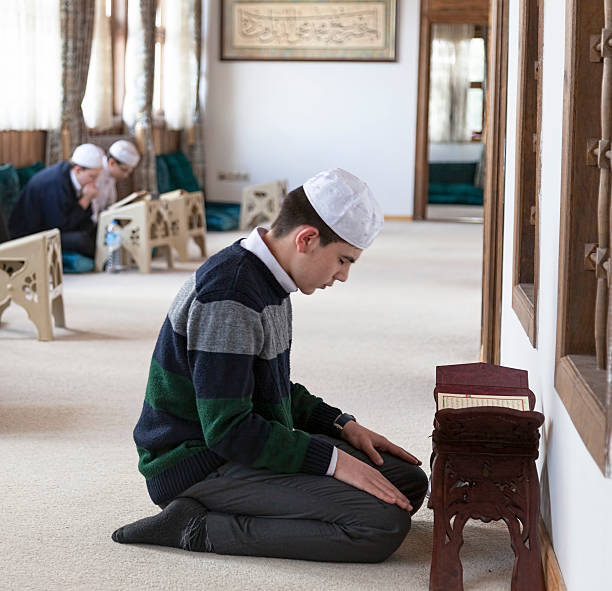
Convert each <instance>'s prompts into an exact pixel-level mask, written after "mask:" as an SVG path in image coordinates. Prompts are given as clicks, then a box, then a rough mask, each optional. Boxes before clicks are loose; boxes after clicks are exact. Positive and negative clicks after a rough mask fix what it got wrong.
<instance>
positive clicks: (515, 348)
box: [501, 0, 612, 591]
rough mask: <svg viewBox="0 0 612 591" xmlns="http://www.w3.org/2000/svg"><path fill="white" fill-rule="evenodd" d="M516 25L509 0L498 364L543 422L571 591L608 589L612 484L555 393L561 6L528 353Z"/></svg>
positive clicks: (515, 9)
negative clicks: (519, 287)
mask: <svg viewBox="0 0 612 591" xmlns="http://www.w3.org/2000/svg"><path fill="white" fill-rule="evenodd" d="M518 23H519V1H518V0H511V3H510V31H509V33H510V36H509V43H510V47H509V65H508V121H507V134H508V135H507V143H506V155H507V162H506V199H505V211H504V220H505V222H504V224H505V227H504V264H503V298H502V349H501V362H502V364H503V365H509V366H512V367H520V368H524V369H527V370H528V371H529V382H530V386H531V389H532V390H533V391H534V393H535V395H536V397H537V400H538V406H539V408H540V409H541V410H542V411H543V412H544V415H545V416H546V422H545V428H544V430H543V439H542V444H541V447H540V455H541V458H540V462H539V464H540V467H541V469H542V476H541V480H542V482H543V483H545V484H544V486H543V491H542V505H543V506H542V512H543V514H544V515H545V516H547V518H548V514H549V516H550V523H551V526H552V531H551V535H552V539H553V545H554V548H555V553H556V555H557V558H558V560H559V564H560V567H561V570H562V572H563V577H564V579H565V583H566V585H567V588H568V591H586V590H590V589H593V590H594V589H609V588H610V581H609V580H608V572H609V568H610V567H609V560H610V557H611V556H612V544H611V543H610V541H609V540H610V532H611V531H612V502H611V501H612V480H609V479H605V478H604V477H603V476H602V474H601V472H600V470H599V468H598V467H597V466H596V464H595V462H594V461H593V459H592V458H591V456H590V454H589V452H588V451H587V450H586V448H585V446H584V444H583V443H582V440H581V438H580V436H579V435H578V433H577V431H576V430H575V428H574V426H573V424H572V422H571V419H570V417H569V415H568V413H567V412H566V410H565V407H564V405H563V403H562V402H561V400H560V398H559V396H558V394H557V392H556V391H555V388H554V368H555V345H556V322H557V285H558V263H559V257H558V244H559V226H560V191H561V156H562V152H561V149H562V112H563V75H564V51H563V47H562V46H561V45H560V44H562V42H563V39H564V34H562V33H561V34H560V32H563V31H565V14H564V11H563V10H559V6H558V0H545V17H544V24H545V26H544V65H543V75H544V78H543V104H544V105H546V108H545V109H544V112H543V117H542V142H541V151H542V189H541V194H540V195H539V208H540V277H539V279H540V284H539V285H540V287H539V289H540V295H539V304H538V317H537V327H538V334H537V349H535V350H534V349H533V348H532V347H531V344H530V342H529V340H528V338H527V336H526V334H525V331H524V330H523V328H522V326H521V324H520V322H519V321H518V319H517V317H516V314H515V313H514V311H513V309H512V256H513V225H514V187H515V179H514V175H515V161H514V160H515V148H516V115H515V114H516V111H515V105H516V90H517V89H516V81H517V67H518V65H517V59H518V26H519V24H518ZM596 92H598V91H596ZM546 483H547V485H546ZM547 520H548V519H547Z"/></svg>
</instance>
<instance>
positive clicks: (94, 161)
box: [70, 144, 104, 168]
mask: <svg viewBox="0 0 612 591" xmlns="http://www.w3.org/2000/svg"><path fill="white" fill-rule="evenodd" d="M103 158H104V152H103V151H102V148H98V146H94V145H93V144H81V145H80V146H77V147H76V148H75V149H74V152H73V153H72V158H70V161H71V162H73V163H74V164H77V165H78V166H84V167H85V168H102V165H103Z"/></svg>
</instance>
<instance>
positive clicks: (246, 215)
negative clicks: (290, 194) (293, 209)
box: [240, 180, 287, 230]
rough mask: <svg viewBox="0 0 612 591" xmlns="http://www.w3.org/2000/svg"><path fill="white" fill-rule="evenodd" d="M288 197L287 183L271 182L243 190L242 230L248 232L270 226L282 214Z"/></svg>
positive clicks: (241, 207) (280, 181)
mask: <svg viewBox="0 0 612 591" xmlns="http://www.w3.org/2000/svg"><path fill="white" fill-rule="evenodd" d="M285 195H287V181H285V180H278V181H270V182H269V183H264V184H261V185H253V186H251V187H245V188H244V189H243V190H242V205H241V206H240V229H241V230H248V229H249V228H254V227H256V226H261V225H264V224H267V225H270V224H272V222H273V221H274V220H275V219H276V217H277V216H278V214H279V212H280V207H281V203H282V201H283V199H284V198H285Z"/></svg>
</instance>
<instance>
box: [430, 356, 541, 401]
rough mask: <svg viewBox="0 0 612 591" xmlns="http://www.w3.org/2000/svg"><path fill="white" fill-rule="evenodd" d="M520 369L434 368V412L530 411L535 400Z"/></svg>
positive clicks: (482, 365) (479, 366)
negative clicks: (494, 408)
mask: <svg viewBox="0 0 612 591" xmlns="http://www.w3.org/2000/svg"><path fill="white" fill-rule="evenodd" d="M528 384H529V382H528V375H527V372H526V371H525V370H523V369H513V368H510V367H492V366H490V365H488V364H486V363H464V364H459V365H443V366H439V367H437V368H436V388H435V390H434V397H435V399H436V404H437V410H444V409H447V408H455V409H457V408H474V407H481V406H497V407H502V408H511V409H513V410H524V411H526V410H533V407H534V405H535V396H534V394H533V392H532V391H531V390H530V389H529V385H528Z"/></svg>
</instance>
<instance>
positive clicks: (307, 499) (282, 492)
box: [112, 169, 427, 562]
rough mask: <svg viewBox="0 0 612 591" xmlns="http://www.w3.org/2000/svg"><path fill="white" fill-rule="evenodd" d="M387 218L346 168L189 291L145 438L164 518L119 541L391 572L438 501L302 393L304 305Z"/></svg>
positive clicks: (407, 457) (225, 256)
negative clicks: (296, 307)
mask: <svg viewBox="0 0 612 591" xmlns="http://www.w3.org/2000/svg"><path fill="white" fill-rule="evenodd" d="M382 224H383V217H382V214H381V211H380V208H379V205H378V204H377V202H376V200H375V199H374V197H373V195H372V193H371V191H370V189H369V188H368V186H367V185H366V184H365V183H364V182H362V181H361V180H359V179H358V178H357V177H355V176H353V175H352V174H350V173H348V172H346V171H344V170H341V169H334V170H329V171H325V172H322V173H319V174H317V175H316V176H314V177H313V178H311V179H310V180H308V181H307V182H306V183H304V185H303V186H302V187H299V188H297V189H295V190H293V191H291V192H290V193H289V195H288V196H287V197H286V198H285V200H284V202H283V204H282V207H281V212H280V214H279V216H278V218H277V219H276V220H275V222H274V223H273V224H272V228H271V230H270V231H266V230H265V229H264V228H256V229H255V230H253V231H252V233H251V234H250V235H249V236H248V238H245V239H243V240H241V241H238V242H236V243H234V244H232V245H231V246H229V247H227V248H225V249H224V250H222V251H220V252H219V253H218V254H216V255H215V256H213V257H211V258H210V259H209V260H208V261H206V263H204V264H203V265H202V266H201V267H200V268H199V269H198V270H197V271H196V272H195V274H194V275H193V276H192V277H190V279H189V280H188V281H187V282H186V283H185V285H184V286H183V287H182V289H181V290H180V292H179V293H178V295H177V297H176V299H175V300H174V302H173V304H172V306H171V307H170V311H169V312H168V316H167V317H166V320H165V323H164V325H163V327H162V329H161V332H160V335H159V338H158V341H157V345H156V347H155V351H154V353H153V359H152V361H151V366H150V371H149V381H148V384H147V389H146V394H145V401H144V405H143V409H142V414H141V416H140V420H139V421H138V424H137V425H136V428H135V429H134V439H135V442H136V446H137V449H138V453H139V456H140V461H139V469H140V471H141V473H142V474H143V475H144V477H145V478H146V482H147V488H148V491H149V495H150V497H151V499H152V500H153V502H154V503H156V504H157V505H159V506H160V507H161V508H162V509H163V510H162V512H161V513H159V514H157V515H155V516H153V517H148V518H145V519H141V520H139V521H136V522H134V523H132V524H129V525H126V526H124V527H122V528H120V529H118V530H117V531H115V532H114V533H113V535H112V537H113V540H115V541H116V542H120V543H143V544H158V545H164V546H172V547H176V548H183V549H185V550H191V551H202V552H215V553H218V554H234V555H253V556H269V557H277V558H295V559H302V560H321V561H345V562H378V561H381V560H384V559H386V558H387V557H388V556H389V555H390V554H391V553H392V552H394V551H395V549H396V548H397V547H398V546H399V545H400V543H401V542H402V540H403V539H404V537H405V535H406V533H407V532H408V530H409V528H410V523H411V515H412V514H413V513H414V512H416V511H417V510H418V508H419V507H420V505H421V503H422V501H423V498H424V496H425V493H426V490H427V477H426V475H425V473H424V472H423V470H421V468H420V467H419V465H420V464H421V462H420V461H419V460H418V459H417V458H415V457H414V456H412V455H411V454H409V453H408V452H407V451H405V450H403V449H402V448H400V447H399V446H397V445H394V444H393V443H391V442H390V441H388V440H387V439H386V438H385V437H383V436H382V435H379V434H377V433H375V432H373V431H371V430H369V429H367V428H366V427H364V426H362V425H361V424H360V423H358V422H357V420H356V419H355V417H353V416H352V415H349V414H346V413H343V412H342V411H341V410H340V409H339V408H336V407H333V406H330V405H328V404H326V403H325V402H323V400H322V399H321V398H319V397H317V396H314V395H312V394H310V393H309V392H308V390H307V389H306V388H305V387H304V386H302V385H301V384H298V383H293V382H291V381H290V376H289V353H290V347H291V303H290V298H289V296H290V294H291V293H292V292H295V291H297V290H298V289H299V290H300V291H301V292H302V293H305V294H312V293H313V292H314V291H315V290H316V289H325V287H327V286H331V285H332V284H333V283H334V281H346V280H347V278H348V275H349V269H350V267H351V265H352V264H353V263H355V261H357V259H358V258H359V256H360V254H361V252H362V250H363V249H365V248H367V247H368V246H370V244H371V243H372V242H373V240H374V238H375V237H376V235H377V234H378V233H379V231H380V229H381V227H382Z"/></svg>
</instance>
